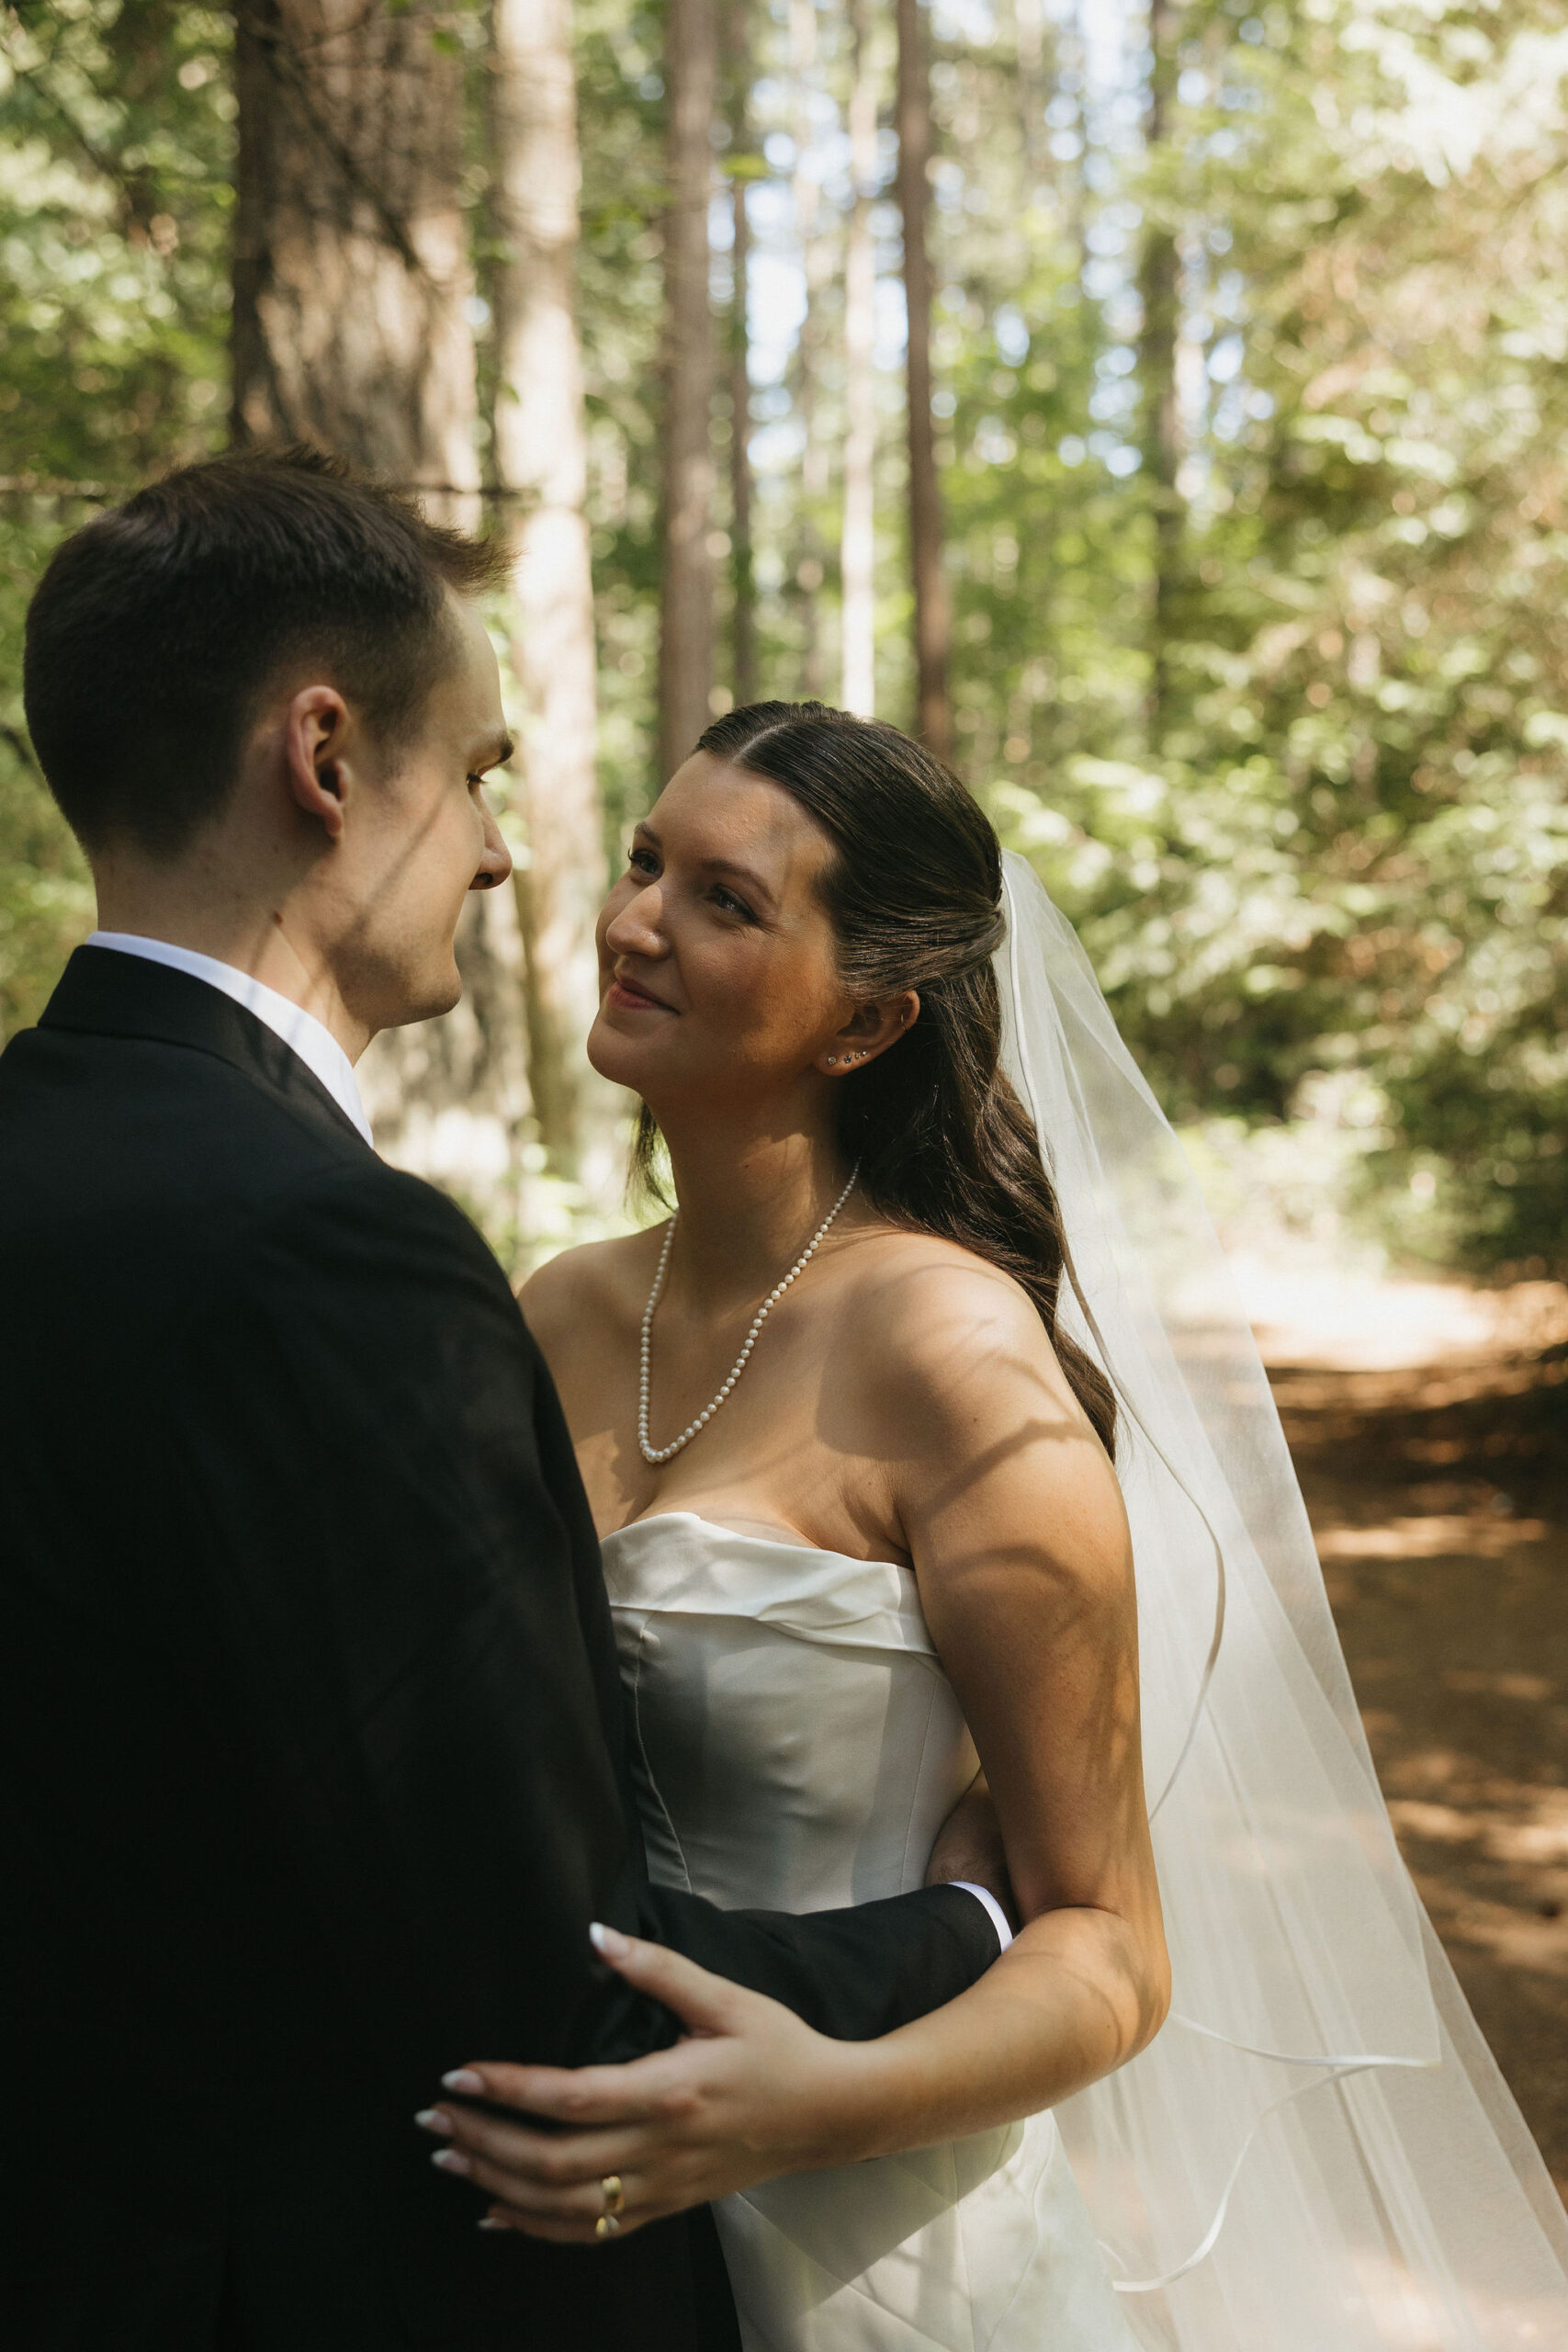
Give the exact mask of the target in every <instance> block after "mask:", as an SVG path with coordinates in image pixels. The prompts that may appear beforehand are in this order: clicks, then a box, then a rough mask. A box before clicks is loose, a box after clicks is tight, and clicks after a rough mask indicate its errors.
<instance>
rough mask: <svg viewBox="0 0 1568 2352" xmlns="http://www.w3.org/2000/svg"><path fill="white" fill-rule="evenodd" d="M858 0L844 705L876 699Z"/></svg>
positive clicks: (867, 199) (843, 574) (872, 137)
mask: <svg viewBox="0 0 1568 2352" xmlns="http://www.w3.org/2000/svg"><path fill="white" fill-rule="evenodd" d="M866 19H867V6H866V0H850V44H851V61H852V62H851V83H850V124H849V128H850V176H851V178H852V182H853V184H854V198H853V203H852V209H851V212H850V221H849V237H848V244H847V249H846V252H845V255H844V406H845V430H844V506H843V525H842V532H841V536H840V555H839V572H840V582H841V594H842V615H843V661H844V669H843V684H842V688H841V690H840V699H841V700H842V703H843V707H844V708H845V709H846V710H852V711H855V712H857V713H858V714H859V715H860V716H861V717H862V718H870V717H871V716H872V714H873V713H874V710H875V707H876V510H875V488H874V474H875V463H876V380H875V378H874V375H873V373H872V351H873V345H874V334H875V301H876V255H875V251H874V246H873V244H872V235H871V205H872V192H873V184H874V179H875V176H876V85H875V82H874V78H873V74H872V64H871V40H870V28H869V26H868V24H867V21H866Z"/></svg>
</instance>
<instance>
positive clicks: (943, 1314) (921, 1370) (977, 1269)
mask: <svg viewBox="0 0 1568 2352" xmlns="http://www.w3.org/2000/svg"><path fill="white" fill-rule="evenodd" d="M856 1255H857V1257H858V1260H859V1262H858V1264H857V1265H855V1266H854V1267H853V1268H852V1270H851V1278H850V1281H849V1282H848V1283H846V1285H845V1295H844V1299H843V1305H844V1308H845V1310H846V1312H845V1317H844V1323H845V1329H846V1334H852V1335H853V1336H852V1345H853V1346H854V1348H855V1351H856V1353H857V1354H858V1355H859V1356H860V1357H861V1358H862V1360H863V1363H864V1364H865V1366H866V1368H867V1371H868V1372H874V1379H875V1384H876V1385H877V1387H878V1388H880V1389H883V1390H885V1391H886V1390H892V1391H895V1392H899V1393H901V1394H902V1395H903V1397H904V1398H905V1400H906V1401H907V1402H908V1401H912V1399H913V1396H915V1395H924V1394H926V1393H928V1392H929V1393H930V1394H931V1395H932V1396H934V1397H940V1398H941V1399H942V1400H943V1401H944V1403H945V1404H946V1405H947V1406H948V1407H949V1408H961V1399H962V1398H963V1397H964V1391H965V1390H966V1389H967V1388H968V1387H969V1386H970V1385H971V1384H972V1383H973V1382H974V1381H976V1380H978V1381H980V1383H981V1384H982V1385H986V1386H989V1385H992V1384H993V1383H994V1382H995V1381H996V1380H997V1379H998V1378H1001V1379H1003V1380H1012V1381H1017V1380H1024V1381H1029V1382H1035V1381H1043V1382H1044V1383H1045V1385H1047V1386H1049V1387H1050V1388H1052V1389H1053V1390H1055V1391H1057V1392H1058V1393H1060V1394H1062V1395H1063V1396H1064V1397H1070V1393H1071V1392H1070V1390H1068V1388H1067V1385H1066V1379H1065V1376H1064V1374H1063V1373H1062V1370H1061V1366H1060V1364H1059V1363H1058V1361H1057V1357H1056V1351H1055V1348H1054V1347H1053V1346H1052V1344H1051V1340H1050V1338H1049V1336H1048V1334H1047V1332H1046V1329H1045V1326H1044V1324H1043V1322H1042V1320H1041V1318H1040V1313H1039V1309H1038V1308H1037V1307H1036V1306H1035V1304H1034V1301H1033V1300H1032V1298H1031V1297H1030V1295H1029V1294H1028V1292H1027V1291H1026V1290H1025V1289H1024V1287H1023V1285H1022V1283H1020V1282H1017V1281H1015V1280H1014V1278H1013V1276H1012V1275H1011V1274H1010V1273H1007V1272H1004V1271H1003V1269H1002V1268H1001V1267H999V1266H995V1265H992V1264H991V1263H990V1261H988V1260H987V1259H985V1258H982V1257H980V1256H978V1255H977V1253H976V1251H975V1250H968V1249H965V1248H964V1246H963V1245H962V1243H960V1242H956V1241H948V1240H944V1239H943V1238H942V1237H941V1236H939V1235H937V1234H930V1233H914V1232H908V1231H897V1230H895V1229H892V1228H884V1229H883V1230H881V1231H879V1232H875V1233H868V1234H867V1235H866V1236H865V1237H864V1238H863V1242H862V1245H861V1248H860V1250H859V1251H858V1252H857V1253H856Z"/></svg>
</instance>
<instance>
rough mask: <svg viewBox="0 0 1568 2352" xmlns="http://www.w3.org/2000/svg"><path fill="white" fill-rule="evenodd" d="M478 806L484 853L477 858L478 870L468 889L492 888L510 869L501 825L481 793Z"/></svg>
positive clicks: (510, 858) (509, 860) (509, 858)
mask: <svg viewBox="0 0 1568 2352" xmlns="http://www.w3.org/2000/svg"><path fill="white" fill-rule="evenodd" d="M479 807H480V809H482V810H483V812H484V820H485V845H484V854H483V855H482V856H481V857H480V859H479V872H478V873H477V874H476V875H475V876H474V878H473V880H472V881H471V882H470V883H469V885H468V888H469V889H470V890H493V889H494V888H495V887H496V884H497V883H498V882H504V881H505V880H506V878H507V876H508V875H509V874H510V873H511V871H512V852H511V851H510V850H509V849H508V848H507V846H506V843H505V842H503V841H502V838H501V827H500V826H499V825H498V824H497V823H496V821H495V815H494V811H493V810H492V809H491V806H490V803H489V802H488V801H487V800H486V799H485V797H484V795H483V794H482V793H481V794H480V795H479Z"/></svg>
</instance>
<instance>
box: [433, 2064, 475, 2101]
mask: <svg viewBox="0 0 1568 2352" xmlns="http://www.w3.org/2000/svg"><path fill="white" fill-rule="evenodd" d="M441 2079H442V2082H443V2083H444V2084H445V2085H446V2088H447V2089H448V2090H449V2091H467V2092H468V2097H469V2098H482V2097H483V2095H484V2078H483V2076H482V2075H476V2074H475V2073H474V2070H473V2068H472V2067H471V2066H454V2067H453V2069H452V2072H451V2073H450V2074H449V2075H442V2077H441Z"/></svg>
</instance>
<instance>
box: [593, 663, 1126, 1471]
mask: <svg viewBox="0 0 1568 2352" xmlns="http://www.w3.org/2000/svg"><path fill="white" fill-rule="evenodd" d="M696 748H697V750H698V751H699V752H711V753H712V754H713V756H714V757H715V758H716V759H720V760H725V761H728V763H729V764H730V765H731V766H734V767H738V768H744V769H745V770H746V771H747V772H748V773H749V774H750V775H759V776H764V777H766V778H767V779H768V781H769V782H770V783H773V784H777V785H781V786H783V787H784V791H786V792H787V793H790V794H791V795H792V796H793V797H794V798H795V799H796V800H797V801H799V803H800V805H801V807H802V808H803V809H806V810H807V812H808V813H809V814H810V815H811V816H812V817H814V818H815V819H816V820H817V822H818V824H819V825H820V826H821V828H822V830H823V831H824V832H825V833H827V835H828V836H829V840H830V841H831V842H832V843H833V845H834V848H835V849H836V851H837V852H838V854H837V856H836V857H835V858H834V859H833V862H832V864H831V865H829V867H828V869H827V871H826V873H825V874H824V876H823V877H822V895H823V898H824V899H825V901H826V904H827V909H828V913H829V918H830V920H831V922H832V925H833V929H834V932H835V933H836V935H837V938H838V944H839V963H840V970H841V972H842V974H843V978H844V980H845V983H846V985H847V986H848V987H849V988H850V989H852V991H853V992H854V994H855V995H857V996H861V997H865V998H871V997H886V996H893V995H896V994H897V991H898V990H899V989H919V996H920V1015H919V1020H918V1021H917V1022H916V1023H914V1024H913V1026H912V1027H911V1028H910V1029H909V1030H908V1031H907V1032H906V1034H905V1035H903V1036H902V1037H901V1038H899V1040H898V1041H897V1044H895V1045H893V1046H889V1047H888V1048H887V1050H886V1052H885V1053H883V1054H880V1055H878V1056H877V1057H876V1059H875V1060H874V1061H873V1062H870V1063H868V1065H867V1066H866V1068H865V1069H863V1070H861V1071H859V1072H858V1073H857V1074H856V1075H855V1076H854V1077H853V1078H852V1079H849V1080H846V1081H845V1082H844V1083H843V1084H841V1085H840V1088H839V1090H838V1102H839V1140H840V1147H841V1148H842V1150H843V1153H844V1157H845V1159H850V1160H853V1159H859V1161H860V1169H861V1174H860V1181H861V1185H862V1188H863V1191H864V1193H865V1196H866V1198H867V1200H868V1201H869V1202H870V1203H871V1204H872V1205H873V1207H874V1208H875V1209H876V1210H878V1211H879V1212H880V1214H881V1215H882V1216H886V1218H888V1219H889V1220H890V1221H891V1222H893V1223H895V1224H898V1225H904V1226H912V1227H916V1228H917V1229H918V1230H919V1231H921V1232H924V1233H935V1234H941V1235H942V1237H943V1238H945V1239H947V1240H950V1241H957V1242H960V1243H961V1244H962V1245H963V1246H964V1249H966V1250H973V1251H974V1252H975V1255H976V1257H977V1258H984V1259H986V1260H987V1261H988V1262H989V1263H990V1264H991V1265H993V1266H999V1267H1000V1268H1001V1270H1002V1271H1003V1272H1004V1273H1009V1274H1010V1275H1011V1276H1012V1278H1013V1280H1014V1281H1015V1282H1017V1283H1021V1285H1022V1287H1023V1288H1024V1289H1025V1290H1026V1291H1027V1292H1028V1294H1029V1295H1030V1297H1031V1298H1032V1300H1033V1302H1034V1305H1035V1306H1036V1308H1037V1309H1038V1310H1039V1314H1040V1319H1041V1321H1042V1322H1043V1324H1044V1326H1045V1329H1046V1330H1047V1331H1048V1332H1049V1334H1050V1336H1051V1340H1052V1342H1053V1344H1054V1345H1055V1350H1056V1353H1057V1356H1058V1358H1059V1359H1060V1362H1061V1365H1062V1369H1063V1371H1064V1372H1065V1373H1066V1376H1067V1378H1068V1380H1069V1382H1070V1383H1071V1385H1072V1388H1073V1393H1074V1394H1075V1396H1076V1397H1077V1399H1078V1402H1079V1403H1080V1404H1081V1405H1082V1407H1083V1408H1084V1411H1085V1412H1086V1413H1087V1414H1088V1416H1089V1420H1090V1421H1091V1422H1092V1424H1093V1426H1094V1429H1095V1430H1096V1433H1097V1434H1098V1436H1099V1437H1100V1441H1101V1442H1102V1443H1103V1445H1104V1446H1105V1449H1106V1451H1107V1453H1113V1452H1114V1450H1115V1442H1116V1408H1115V1402H1114V1399H1113V1397H1112V1396H1111V1386H1110V1383H1109V1382H1108V1381H1107V1380H1106V1378H1105V1376H1104V1374H1102V1373H1101V1372H1100V1368H1099V1366H1098V1365H1096V1364H1094V1363H1091V1362H1090V1360H1089V1357H1088V1356H1087V1355H1086V1354H1085V1353H1084V1351H1083V1350H1082V1349H1081V1348H1079V1347H1077V1345H1076V1344H1075V1343H1074V1341H1073V1340H1070V1339H1069V1338H1068V1337H1067V1335H1066V1333H1065V1332H1063V1331H1060V1330H1058V1329H1057V1326H1056V1306H1057V1298H1058V1295H1059V1292H1060V1289H1061V1283H1062V1275H1063V1261H1064V1257H1065V1250H1064V1245H1063V1238H1062V1221H1061V1217H1060V1216H1059V1214H1058V1212H1057V1208H1056V1196H1055V1192H1054V1191H1053V1190H1052V1186H1051V1180H1050V1178H1049V1177H1048V1176H1047V1174H1046V1172H1045V1170H1044V1167H1043V1163H1042V1161H1041V1158H1040V1152H1039V1148H1038V1146H1037V1145H1036V1142H1035V1138H1034V1131H1033V1129H1032V1126H1031V1125H1030V1122H1029V1120H1028V1118H1027V1116H1026V1115H1025V1113H1024V1109H1023V1105H1022V1103H1021V1102H1020V1101H1019V1099H1018V1096H1017V1094H1016V1093H1015V1092H1014V1091H1013V1088H1012V1085H1011V1082H1010V1080H1009V1079H1008V1078H1007V1076H1006V1074H1005V1073H1004V1071H1003V1070H1002V1069H1001V1067H1000V1051H1001V1006H1000V1003H999V1001H998V995H997V982H996V975H995V973H994V971H993V970H992V967H991V957H992V956H993V954H994V953H995V951H996V949H997V947H998V945H999V944H1000V942H1001V939H1002V936H1003V920H1002V912H1001V896H1002V865H1001V851H1000V848H999V846H998V841H997V837H996V834H995V832H994V831H993V830H992V828H991V826H990V824H989V822H988V821H987V818H986V816H985V814H984V812H983V811H982V810H981V809H980V808H979V806H978V805H977V803H976V801H975V800H974V799H973V798H972V797H971V796H970V795H969V794H968V793H967V792H966V791H965V790H964V786H962V785H961V784H960V783H959V781H958V779H957V777H956V776H955V775H952V774H951V773H950V772H949V770H948V769H946V768H945V767H943V766H942V763H941V761H940V760H936V759H933V758H932V757H931V753H930V752H926V751H923V750H922V749H921V747H920V746H919V743H916V742H913V741H911V740H910V738H909V737H908V735H904V734H901V733H900V732H899V730H898V729H897V728H896V727H888V726H886V725H885V724H883V723H882V722H881V721H880V720H877V719H871V718H853V717H852V716H851V714H850V713H849V712H848V711H842V710H832V709H830V708H829V707H828V705H827V704H825V703H819V702H761V703H752V704H750V706H749V707H746V708H744V709H741V710H732V711H730V712H729V713H728V716H727V717H725V718H717V719H715V721H714V723H713V725H712V726H711V727H710V728H708V729H707V730H706V732H705V734H704V735H703V737H702V739H701V741H699V742H698V744H697V747H696ZM658 1132H659V1131H658V1128H657V1126H656V1125H655V1123H654V1119H653V1115H652V1114H651V1112H649V1110H648V1109H647V1107H646V1105H645V1106H644V1109H643V1112H642V1115H641V1118H640V1119H639V1121H638V1125H637V1145H636V1150H635V1159H634V1165H635V1168H636V1170H637V1173H638V1174H640V1175H642V1176H643V1177H644V1178H645V1179H647V1178H650V1177H651V1174H652V1161H653V1153H654V1149H655V1146H656V1144H657V1140H658Z"/></svg>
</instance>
